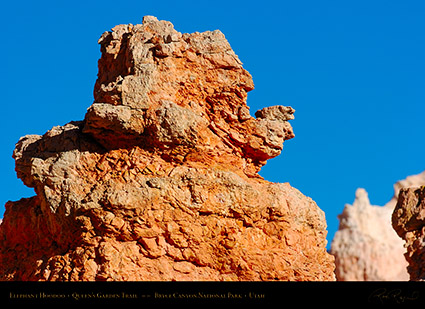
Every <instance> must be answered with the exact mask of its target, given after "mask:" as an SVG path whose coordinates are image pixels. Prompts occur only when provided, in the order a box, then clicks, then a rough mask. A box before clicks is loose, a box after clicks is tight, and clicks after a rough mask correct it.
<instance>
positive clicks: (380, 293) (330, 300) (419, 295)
mask: <svg viewBox="0 0 425 309" xmlns="http://www.w3.org/2000/svg"><path fill="white" fill-rule="evenodd" d="M0 303H1V304H8V305H10V306H16V305H23V304H37V305H47V304H56V305H57V304H70V305H79V304H92V305H96V304H111V305H112V304H114V305H161V304H176V305H177V304H181V305H183V304H196V305H199V304H205V305H214V304H231V305H240V304H252V305H276V304H280V305H289V304H296V305H297V306H299V305H319V304H323V305H328V304H339V305H356V304H357V305H365V304H370V305H389V304H394V305H418V304H425V282H148V281H143V282H0ZM291 306H292V305H291Z"/></svg>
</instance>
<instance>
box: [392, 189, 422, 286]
mask: <svg viewBox="0 0 425 309" xmlns="http://www.w3.org/2000/svg"><path fill="white" fill-rule="evenodd" d="M392 224H393V227H394V229H395V230H396V232H397V234H398V235H399V236H400V237H401V238H402V239H403V240H404V241H405V247H406V249H407V252H406V253H405V257H406V260H407V262H408V263H409V266H408V267H407V270H408V272H409V274H410V280H413V281H424V280H425V249H424V248H425V245H424V244H425V186H421V187H415V188H402V189H401V190H400V194H399V197H398V201H397V205H396V207H395V209H394V212H393V215H392Z"/></svg>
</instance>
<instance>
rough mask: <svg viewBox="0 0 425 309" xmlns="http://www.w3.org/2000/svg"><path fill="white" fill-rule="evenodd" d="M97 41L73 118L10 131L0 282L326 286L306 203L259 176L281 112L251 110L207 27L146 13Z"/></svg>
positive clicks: (235, 69) (322, 240) (239, 79)
mask: <svg viewBox="0 0 425 309" xmlns="http://www.w3.org/2000/svg"><path fill="white" fill-rule="evenodd" d="M99 43H100V45H101V52H102V56H101V58H100V60H99V63H98V66H99V73H98V79H97V82H96V84H95V87H94V103H93V104H92V105H91V106H90V107H89V108H88V110H87V113H86V116H85V119H84V120H83V121H74V122H70V123H68V124H66V125H64V126H57V127H54V128H52V129H51V130H49V131H48V132H47V133H45V134H44V135H43V136H39V135H28V136H24V137H22V138H21V139H20V140H19V142H18V143H17V145H16V148H15V150H14V153H13V157H14V159H15V162H16V172H17V175H18V177H19V178H20V179H22V181H23V182H24V184H25V185H27V186H29V187H33V188H34V189H35V192H36V194H37V195H36V196H34V197H32V198H25V199H21V200H20V201H17V202H8V203H7V204H6V212H5V215H4V220H3V223H2V224H1V226H0V241H1V245H0V265H1V266H0V279H1V280H51V281H54V280H334V273H333V270H334V263H333V257H332V256H331V255H329V254H328V253H327V252H326V233H327V232H326V221H325V216H324V213H323V211H321V210H320V209H319V208H318V207H317V205H316V204H315V202H314V201H313V200H311V199H310V198H308V197H306V196H304V195H303V194H301V193H300V192H299V191H298V190H296V189H295V188H292V187H291V186H290V185H289V184H288V183H284V184H279V183H270V182H267V181H265V180H263V179H262V178H261V177H260V176H259V175H258V171H259V170H260V168H261V167H262V166H263V165H264V164H265V163H266V161H267V160H268V159H270V158H273V157H275V156H277V155H279V154H280V152H281V150H282V147H283V142H284V141H285V140H288V139H290V138H293V137H294V134H293V131H292V127H291V125H290V124H289V122H288V120H291V119H293V113H294V110H293V109H292V108H291V107H284V106H272V107H266V108H263V109H262V110H260V111H258V112H256V113H255V116H256V118H254V117H251V115H250V113H249V108H248V107H247V105H246V99H247V92H248V91H250V90H252V89H253V88H254V85H253V81H252V78H251V76H250V74H249V73H248V72H247V71H246V70H244V69H243V67H242V63H241V62H240V60H239V59H238V57H237V56H236V54H235V53H234V52H233V50H232V49H231V47H230V45H229V43H228V42H227V40H226V38H225V37H224V35H223V34H222V33H221V32H220V31H212V32H211V31H207V32H204V33H198V32H195V33H192V34H181V33H179V32H177V31H176V30H174V27H173V25H172V24H171V23H170V22H167V21H158V19H156V18H155V17H152V16H146V17H145V18H144V19H143V23H142V24H139V25H131V24H130V25H119V26H116V27H114V28H113V29H112V31H109V32H105V33H104V34H103V35H102V36H101V38H100V40H99Z"/></svg>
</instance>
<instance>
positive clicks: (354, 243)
mask: <svg viewBox="0 0 425 309" xmlns="http://www.w3.org/2000/svg"><path fill="white" fill-rule="evenodd" d="M419 184H425V172H423V173H421V174H418V175H413V176H409V177H407V178H406V179H405V180H401V181H398V182H397V183H396V184H395V185H394V196H393V198H392V199H391V200H390V201H389V202H388V203H387V204H386V205H385V206H382V207H381V206H372V205H371V204H370V202H369V198H368V194H367V192H366V191H365V190H364V189H358V190H357V191H356V199H355V201H354V203H353V205H346V206H345V208H344V210H343V212H342V213H341V214H340V215H339V216H338V218H339V220H340V225H339V230H338V231H337V232H336V233H335V236H334V239H333V241H332V244H331V250H330V252H331V254H333V255H334V256H335V266H336V269H335V274H336V278H337V280H339V281H405V280H409V275H408V273H407V268H406V267H407V262H406V260H405V258H404V253H405V251H406V249H405V248H404V247H403V242H402V241H401V240H400V238H399V237H398V236H397V234H396V233H395V231H394V229H393V228H392V226H391V215H392V212H393V210H394V207H395V204H396V201H397V198H398V193H399V191H400V189H401V188H403V187H411V186H417V185H419Z"/></svg>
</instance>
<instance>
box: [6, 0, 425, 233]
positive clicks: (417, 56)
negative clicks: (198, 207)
mask: <svg viewBox="0 0 425 309" xmlns="http://www.w3.org/2000/svg"><path fill="white" fill-rule="evenodd" d="M144 15H155V16H157V17H158V18H159V19H165V20H169V21H171V22H172V23H173V24H174V26H175V28H176V29H177V30H178V31H180V32H194V31H206V30H215V29H220V30H221V31H222V32H223V33H224V34H225V35H226V37H227V39H228V40H229V42H230V44H231V46H232V47H233V49H234V50H235V52H236V53H237V54H238V55H239V58H240V59H241V60H242V62H244V67H245V68H246V69H247V70H248V71H249V72H250V73H251V74H252V75H253V78H254V83H255V86H256V89H255V90H253V91H252V92H250V93H249V95H248V105H249V106H250V107H251V114H254V112H255V111H256V110H258V109H260V108H262V107H265V106H270V105H290V106H292V107H294V108H295V109H296V113H295V120H293V121H292V125H293V127H294V131H295V135H296V137H295V138H294V139H292V140H290V141H287V142H286V143H285V145H284V150H283V152H282V154H281V155H280V156H279V157H277V158H275V159H272V160H270V161H269V162H268V163H267V165H266V166H265V167H264V168H263V170H262V172H261V175H262V176H263V177H265V178H266V179H267V180H269V181H273V182H289V183H290V184H291V185H292V186H294V187H296V188H298V189H299V190H300V191H301V192H303V193H304V194H305V195H307V196H310V197H312V198H313V199H314V200H315V201H316V202H317V204H318V205H319V207H320V208H321V209H322V210H324V211H325V213H326V218H327V222H328V230H329V235H328V240H329V241H330V240H331V239H332V237H333V234H334V233H335V231H336V230H337V228H338V219H337V215H338V214H339V213H341V212H342V210H343V207H344V204H345V203H352V202H353V199H354V193H355V190H356V188H358V187H363V188H365V189H366V190H367V191H368V192H369V197H370V199H371V202H372V203H373V204H377V205H383V204H385V203H386V202H387V201H388V200H389V199H390V198H391V196H392V194H393V188H392V185H393V184H394V183H395V182H396V181H397V180H399V179H403V178H405V177H406V176H408V175H412V174H416V173H419V172H421V171H423V170H424V169H425V166H424V159H423V154H424V153H425V142H424V133H425V121H424V120H423V118H424V117H423V115H425V104H424V103H425V100H424V99H425V61H424V60H425V59H424V58H425V18H424V17H425V2H424V1H415V0H412V1H399V0H397V1H392V0H386V1H383V0H382V1H381V0H356V1H351V0H345V1H340V0H338V1H331V0H322V1H314V0H298V1H286V0H283V1H282V0H281V1H253V2H249V1H246V0H245V1H222V0H218V1H213V2H211V1H210V2H201V1H197V2H194V1H168V0H161V1H134V0H133V1H126V0H120V1H109V0H104V1H79V0H76V1H66V2H65V1H62V2H61V1H37V2H36V1H7V2H4V3H3V4H2V10H1V12H0V18H1V21H2V40H1V41H2V43H1V47H2V48H1V49H0V56H1V59H2V68H1V72H2V74H1V75H0V82H1V85H2V95H1V100H2V103H3V104H2V106H3V112H2V114H3V116H4V117H3V119H2V121H1V122H0V130H1V132H3V134H2V138H1V143H0V173H1V175H2V177H1V178H0V182H1V183H0V188H1V189H0V217H1V216H2V214H3V212H4V204H5V203H6V201H8V200H18V199H20V198H21V197H27V196H32V195H34V192H33V190H32V189H28V188H26V187H25V186H24V185H23V184H22V182H21V181H20V180H18V179H17V178H16V174H15V172H14V161H13V159H12V158H11V155H12V151H13V149H14V145H15V143H16V142H17V141H18V140H19V138H20V137H21V136H23V135H26V134H43V133H45V132H46V131H47V130H49V129H50V128H51V127H53V126H56V125H63V124H65V123H67V122H69V121H71V120H81V119H83V118H84V114H85V112H86V109H87V107H89V106H90V105H91V103H92V101H93V93H92V91H93V86H94V83H95V80H96V74H97V60H98V58H99V56H100V51H99V46H98V45H97V39H98V38H99V37H100V35H101V34H102V33H103V32H104V31H106V30H109V29H110V28H112V27H113V26H115V25H117V24H124V23H133V24H136V23H141V21H142V17H143V16H144Z"/></svg>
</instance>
